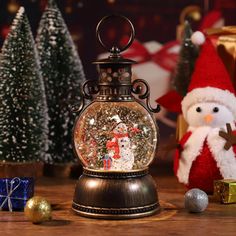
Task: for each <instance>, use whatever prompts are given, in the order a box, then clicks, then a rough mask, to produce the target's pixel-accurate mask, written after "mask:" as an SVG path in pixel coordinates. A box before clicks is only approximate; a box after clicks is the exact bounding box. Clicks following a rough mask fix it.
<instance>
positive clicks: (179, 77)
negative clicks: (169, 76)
mask: <svg viewBox="0 0 236 236" xmlns="http://www.w3.org/2000/svg"><path fill="white" fill-rule="evenodd" d="M192 33H193V32H192V29H191V26H190V24H189V22H188V21H186V22H185V27H184V32H183V40H182V44H181V49H180V54H179V61H178V64H177V70H176V74H175V76H174V87H175V89H176V91H177V92H178V93H179V94H181V95H182V96H185V95H186V94H187V90H188V86H189V83H190V80H191V75H192V73H193V70H194V65H195V61H196V59H197V57H198V47H197V46H196V45H194V44H193V43H192V41H191V35H192Z"/></svg>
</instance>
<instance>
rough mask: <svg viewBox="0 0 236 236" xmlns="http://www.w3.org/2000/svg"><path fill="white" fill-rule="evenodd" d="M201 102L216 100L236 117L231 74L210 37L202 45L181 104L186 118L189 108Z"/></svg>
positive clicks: (235, 100) (235, 98)
mask: <svg viewBox="0 0 236 236" xmlns="http://www.w3.org/2000/svg"><path fill="white" fill-rule="evenodd" d="M199 102H216V103H219V104H222V105H224V106H226V107H228V108H229V109H230V111H231V112H232V113H233V115H234V118H235V119H236V97H235V90H234V87H233V85H232V82H231V80H230V77H229V74H228V72H227V71H226V68H225V66H224V64H223V62H222V61H221V59H220V57H219V56H218V55H217V52H216V50H215V48H214V46H213V45H212V43H211V41H210V39H208V38H207V39H206V41H205V43H204V44H203V45H202V48H201V52H200V55H199V57H198V59H197V61H196V64H195V70H194V72H193V74H192V79H191V82H190V85H189V88H188V93H187V95H186V96H185V97H184V99H183V101H182V103H181V105H182V111H183V115H184V117H185V119H186V112H187V110H188V109H189V108H190V107H191V106H192V105H194V104H196V103H199Z"/></svg>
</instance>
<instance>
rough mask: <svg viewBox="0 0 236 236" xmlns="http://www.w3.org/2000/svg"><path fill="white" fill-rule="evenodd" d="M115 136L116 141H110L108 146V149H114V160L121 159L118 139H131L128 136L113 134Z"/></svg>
mask: <svg viewBox="0 0 236 236" xmlns="http://www.w3.org/2000/svg"><path fill="white" fill-rule="evenodd" d="M113 135H114V139H115V140H114V141H108V142H107V144H106V147H107V149H113V150H114V155H113V158H114V159H119V158H120V147H119V145H118V139H119V138H124V137H129V136H128V134H127V133H126V134H117V133H113Z"/></svg>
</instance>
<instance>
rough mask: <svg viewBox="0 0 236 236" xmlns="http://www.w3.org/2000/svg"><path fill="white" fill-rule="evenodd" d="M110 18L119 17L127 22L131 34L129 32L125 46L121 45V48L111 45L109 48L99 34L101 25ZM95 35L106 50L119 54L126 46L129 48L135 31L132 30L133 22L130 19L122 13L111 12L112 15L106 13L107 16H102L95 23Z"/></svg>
mask: <svg viewBox="0 0 236 236" xmlns="http://www.w3.org/2000/svg"><path fill="white" fill-rule="evenodd" d="M110 18H121V19H124V20H125V21H126V22H128V23H129V26H130V30H131V34H130V37H129V41H128V42H127V44H126V45H125V46H123V47H122V48H119V47H118V46H113V47H112V48H109V47H108V46H107V45H106V44H105V43H104V42H103V41H102V38H101V34H100V29H101V26H102V25H103V24H104V23H105V22H106V21H107V20H109V19H110ZM96 36H97V38H98V41H99V42H100V44H101V45H102V46H103V47H104V48H105V49H106V50H107V51H109V52H110V53H113V54H119V53H120V52H123V51H125V50H126V49H127V48H129V47H130V45H131V44H132V43H133V41H134V37H135V31H134V26H133V24H132V23H131V21H130V20H129V19H128V18H127V17H125V16H122V15H119V14H112V15H108V16H105V17H103V18H102V19H101V20H100V21H99V23H98V24H97V27H96Z"/></svg>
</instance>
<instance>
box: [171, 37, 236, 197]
mask: <svg viewBox="0 0 236 236" xmlns="http://www.w3.org/2000/svg"><path fill="white" fill-rule="evenodd" d="M181 106H182V112H183V116H184V118H185V120H186V121H187V123H188V125H189V128H188V132H187V133H186V134H185V135H184V137H183V138H182V140H181V141H180V143H179V147H178V148H177V150H176V154H175V160H174V171H175V174H176V176H177V178H178V180H179V182H180V183H183V184H184V185H186V186H187V188H190V189H191V188H200V189H202V190H203V191H205V192H207V193H212V192H213V182H214V180H217V179H236V155H235V153H236V138H235V137H236V127H235V121H236V97H235V91H234V88H233V86H232V83H231V81H230V78H229V75H228V73H227V71H226V69H225V67H224V65H223V63H222V61H221V59H220V58H219V57H218V55H217V53H216V51H215V48H214V46H213V45H212V44H211V42H210V40H209V39H206V41H205V43H204V44H203V45H202V48H201V52H200V55H199V58H198V60H197V62H196V64H195V70H194V72H193V75H192V79H191V83H190V85H189V88H188V93H187V95H186V96H185V97H184V99H183V100H182V104H181ZM226 124H227V125H226Z"/></svg>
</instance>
